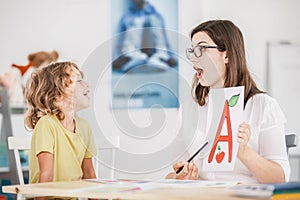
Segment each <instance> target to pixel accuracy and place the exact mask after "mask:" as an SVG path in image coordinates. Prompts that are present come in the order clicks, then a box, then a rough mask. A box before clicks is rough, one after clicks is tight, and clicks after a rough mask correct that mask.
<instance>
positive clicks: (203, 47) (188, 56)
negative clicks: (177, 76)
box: [185, 45, 220, 60]
mask: <svg viewBox="0 0 300 200" xmlns="http://www.w3.org/2000/svg"><path fill="white" fill-rule="evenodd" d="M196 48H198V49H199V50H200V55H199V56H198V55H196V53H195V49H196ZM204 49H220V46H212V45H197V46H195V47H194V48H187V49H186V50H185V56H186V57H187V59H189V60H191V56H192V53H194V56H195V57H196V58H200V57H201V56H202V54H203V50H204Z"/></svg>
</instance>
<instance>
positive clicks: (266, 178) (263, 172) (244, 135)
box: [238, 122, 286, 183]
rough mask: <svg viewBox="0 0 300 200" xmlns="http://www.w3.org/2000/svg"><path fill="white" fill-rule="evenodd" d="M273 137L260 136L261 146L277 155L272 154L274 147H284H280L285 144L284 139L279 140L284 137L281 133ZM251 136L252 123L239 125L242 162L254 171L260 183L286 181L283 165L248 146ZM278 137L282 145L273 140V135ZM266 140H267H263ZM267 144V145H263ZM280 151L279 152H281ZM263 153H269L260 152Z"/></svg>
mask: <svg viewBox="0 0 300 200" xmlns="http://www.w3.org/2000/svg"><path fill="white" fill-rule="evenodd" d="M273 131H280V130H276V129H275V130H273ZM272 135H273V136H271V135H270V136H271V137H266V136H264V137H265V138H263V137H262V138H260V139H261V140H262V141H260V144H259V148H260V150H261V149H268V151H270V152H268V154H269V156H276V155H272V153H273V154H274V152H275V151H274V150H273V151H272V149H274V148H277V149H282V148H280V147H281V146H282V145H283V144H282V142H284V139H283V141H281V142H280V141H279V140H281V139H282V138H281V137H280V135H274V134H272ZM250 136H251V129H250V125H249V124H246V123H245V122H244V123H242V124H241V125H240V126H239V133H238V142H239V143H240V145H239V149H238V158H239V159H240V160H241V162H242V163H243V164H244V165H245V166H246V167H247V168H248V169H249V171H250V172H251V173H252V175H253V176H255V177H256V179H257V181H259V182H260V183H280V182H284V181H285V174H284V171H283V168H282V167H281V165H279V164H278V163H277V162H274V161H272V160H269V159H266V158H264V157H263V156H262V155H259V154H258V153H257V152H255V151H254V150H253V149H251V148H250V147H249V146H248V141H249V139H250ZM275 136H276V137H277V138H276V139H275V140H278V142H280V143H281V145H276V144H274V143H273V142H272V137H275ZM263 141H265V142H263ZM263 145H265V147H261V146H263ZM282 151H284V150H281V151H280V152H281V155H283V154H284V153H286V152H282ZM280 152H279V153H280ZM260 153H262V154H267V152H260Z"/></svg>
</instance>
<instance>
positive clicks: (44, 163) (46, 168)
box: [37, 151, 54, 183]
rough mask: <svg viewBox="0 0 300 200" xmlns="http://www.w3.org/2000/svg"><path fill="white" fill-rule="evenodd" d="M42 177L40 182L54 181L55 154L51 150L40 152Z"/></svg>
mask: <svg viewBox="0 0 300 200" xmlns="http://www.w3.org/2000/svg"><path fill="white" fill-rule="evenodd" d="M37 157H38V160H39V167H40V177H39V182H40V183H41V182H50V181H53V171H54V160H53V154H52V153H49V152H45V151H43V152H41V153H39V154H38V156H37Z"/></svg>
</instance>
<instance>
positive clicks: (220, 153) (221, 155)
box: [216, 151, 225, 163]
mask: <svg viewBox="0 0 300 200" xmlns="http://www.w3.org/2000/svg"><path fill="white" fill-rule="evenodd" d="M224 156H225V152H224V151H222V152H218V154H217V155H216V161H217V163H221V162H222V160H223V159H224Z"/></svg>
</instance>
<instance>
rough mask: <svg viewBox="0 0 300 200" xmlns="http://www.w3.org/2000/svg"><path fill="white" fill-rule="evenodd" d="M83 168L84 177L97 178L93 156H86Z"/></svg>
mask: <svg viewBox="0 0 300 200" xmlns="http://www.w3.org/2000/svg"><path fill="white" fill-rule="evenodd" d="M81 169H82V172H83V176H82V178H83V179H90V178H96V173H95V170H94V166H93V162H92V158H84V159H83V162H82V164H81Z"/></svg>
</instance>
